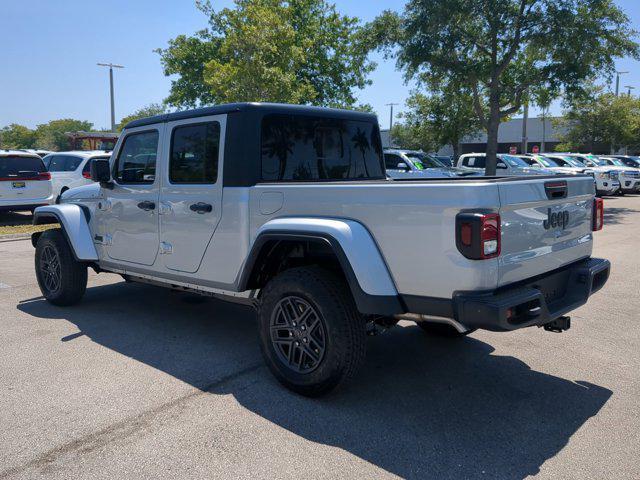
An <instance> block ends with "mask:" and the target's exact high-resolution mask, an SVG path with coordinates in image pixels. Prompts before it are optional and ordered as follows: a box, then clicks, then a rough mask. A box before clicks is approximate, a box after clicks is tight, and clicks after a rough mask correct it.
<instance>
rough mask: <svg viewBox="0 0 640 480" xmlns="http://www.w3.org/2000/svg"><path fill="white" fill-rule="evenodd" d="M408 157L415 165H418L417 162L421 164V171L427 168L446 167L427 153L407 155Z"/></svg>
mask: <svg viewBox="0 0 640 480" xmlns="http://www.w3.org/2000/svg"><path fill="white" fill-rule="evenodd" d="M406 155H407V157H409V158H410V159H411V160H412V161H413V162H414V163H417V162H419V163H420V167H422V168H420V167H418V168H419V169H420V170H423V169H425V168H443V167H444V165H443V164H442V163H440V160H438V159H437V158H433V157H432V156H430V155H427V154H426V153H407V154H406ZM416 166H417V165H416Z"/></svg>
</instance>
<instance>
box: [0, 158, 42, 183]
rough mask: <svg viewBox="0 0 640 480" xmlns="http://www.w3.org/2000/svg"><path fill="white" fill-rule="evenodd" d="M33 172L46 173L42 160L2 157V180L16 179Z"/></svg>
mask: <svg viewBox="0 0 640 480" xmlns="http://www.w3.org/2000/svg"><path fill="white" fill-rule="evenodd" d="M31 172H36V173H42V172H46V168H44V163H42V159H40V158H36V157H21V156H6V157H0V179H3V178H16V177H20V176H22V175H23V174H29V173H31Z"/></svg>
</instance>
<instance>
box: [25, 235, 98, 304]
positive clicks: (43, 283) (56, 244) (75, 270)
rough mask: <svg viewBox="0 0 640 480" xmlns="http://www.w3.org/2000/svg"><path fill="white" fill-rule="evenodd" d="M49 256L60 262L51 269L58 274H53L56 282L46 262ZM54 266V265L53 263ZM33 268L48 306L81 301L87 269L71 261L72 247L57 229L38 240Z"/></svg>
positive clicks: (82, 264)
mask: <svg viewBox="0 0 640 480" xmlns="http://www.w3.org/2000/svg"><path fill="white" fill-rule="evenodd" d="M52 255H54V256H56V258H57V261H58V263H59V268H57V269H56V268H54V269H53V270H55V271H56V272H57V275H54V277H56V278H57V281H55V280H52V277H51V275H52V273H51V271H52V270H51V266H50V264H51V261H49V262H47V259H50V258H51V256H52ZM53 263H54V265H55V261H54V262H53ZM46 265H49V267H47V266H46ZM35 267H36V278H37V280H38V286H39V287H40V291H41V292H42V295H43V296H44V298H46V299H47V301H48V302H49V303H52V304H54V305H59V306H68V305H73V304H75V303H78V302H79V301H80V299H82V296H83V295H84V292H85V290H86V289H87V266H86V265H85V264H84V263H81V262H78V261H77V260H76V259H75V258H74V256H73V252H72V251H71V247H70V246H69V243H68V242H67V239H66V238H65V236H64V234H63V233H62V230H60V229H59V228H56V229H51V230H46V231H44V232H43V233H42V235H40V238H38V243H37V244H36V255H35ZM47 272H49V273H47ZM52 282H53V283H52ZM52 285H53V286H52Z"/></svg>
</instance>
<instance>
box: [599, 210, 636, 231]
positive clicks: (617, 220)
mask: <svg viewBox="0 0 640 480" xmlns="http://www.w3.org/2000/svg"><path fill="white" fill-rule="evenodd" d="M639 212H640V210H636V209H633V208H624V207H610V206H609V205H607V204H605V206H604V225H605V227H606V226H607V225H618V224H622V223H624V219H625V217H627V218H628V216H629V215H631V214H632V213H639Z"/></svg>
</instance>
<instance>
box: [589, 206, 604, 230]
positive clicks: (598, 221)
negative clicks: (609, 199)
mask: <svg viewBox="0 0 640 480" xmlns="http://www.w3.org/2000/svg"><path fill="white" fill-rule="evenodd" d="M603 226H604V200H602V199H601V198H597V197H596V198H594V199H593V215H592V216H591V230H593V231H594V232H597V231H599V230H602V227H603Z"/></svg>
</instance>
